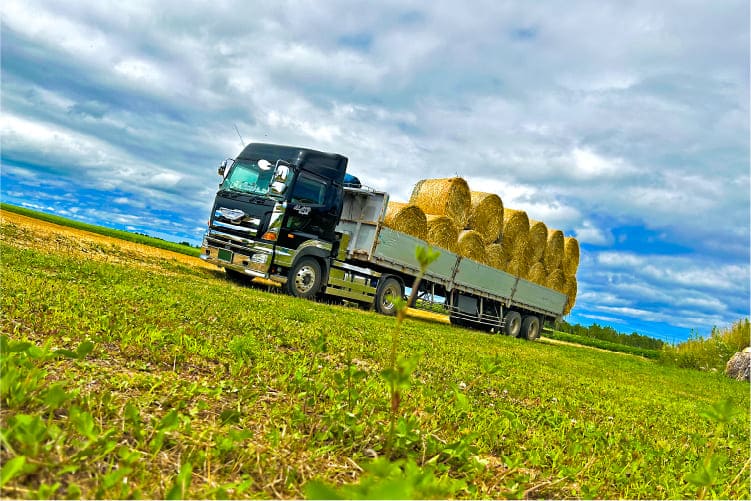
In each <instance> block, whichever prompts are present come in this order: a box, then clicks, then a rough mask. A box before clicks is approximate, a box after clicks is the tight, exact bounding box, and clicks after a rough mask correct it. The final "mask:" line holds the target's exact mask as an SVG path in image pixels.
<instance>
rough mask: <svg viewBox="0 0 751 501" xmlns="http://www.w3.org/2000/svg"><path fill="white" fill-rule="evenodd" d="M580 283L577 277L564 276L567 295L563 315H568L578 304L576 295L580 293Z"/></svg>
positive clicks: (564, 288) (564, 291)
mask: <svg viewBox="0 0 751 501" xmlns="http://www.w3.org/2000/svg"><path fill="white" fill-rule="evenodd" d="M578 287H579V286H578V283H577V281H576V275H567V274H564V279H563V293H564V294H566V297H567V300H566V307H565V308H563V314H564V315H568V314H569V312H570V311H571V310H572V309H573V308H574V305H575V304H576V294H577V293H578Z"/></svg>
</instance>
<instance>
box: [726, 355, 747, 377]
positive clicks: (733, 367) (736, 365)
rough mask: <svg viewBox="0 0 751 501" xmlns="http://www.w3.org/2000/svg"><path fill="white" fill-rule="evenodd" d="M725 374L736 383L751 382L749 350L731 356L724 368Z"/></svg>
mask: <svg viewBox="0 0 751 501" xmlns="http://www.w3.org/2000/svg"><path fill="white" fill-rule="evenodd" d="M725 374H727V375H728V376H729V377H731V378H733V379H735V380H737V381H746V382H749V381H751V348H746V349H744V350H743V351H739V352H738V353H736V354H735V355H733V356H732V357H731V358H730V360H728V363H727V365H726V366H725Z"/></svg>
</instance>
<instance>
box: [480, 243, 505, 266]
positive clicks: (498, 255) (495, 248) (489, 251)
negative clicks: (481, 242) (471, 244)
mask: <svg viewBox="0 0 751 501" xmlns="http://www.w3.org/2000/svg"><path fill="white" fill-rule="evenodd" d="M485 258H486V259H487V263H488V266H492V267H493V268H497V269H499V270H502V269H503V267H504V266H505V265H506V261H507V258H506V254H505V253H504V252H503V246H502V245H501V244H490V245H486V246H485Z"/></svg>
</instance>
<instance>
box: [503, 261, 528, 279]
mask: <svg viewBox="0 0 751 501" xmlns="http://www.w3.org/2000/svg"><path fill="white" fill-rule="evenodd" d="M527 269H528V266H527V263H526V262H525V261H524V259H519V258H518V257H512V258H511V259H509V260H508V261H507V262H506V266H504V268H503V270H504V271H505V272H506V273H510V274H511V275H514V276H516V277H524V276H526V275H527Z"/></svg>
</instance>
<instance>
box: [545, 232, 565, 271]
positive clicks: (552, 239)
mask: <svg viewBox="0 0 751 501" xmlns="http://www.w3.org/2000/svg"><path fill="white" fill-rule="evenodd" d="M542 261H543V263H544V264H545V269H546V270H548V274H550V273H552V272H553V271H555V270H559V269H561V263H562V262H563V232H562V231H561V230H553V229H548V240H547V244H546V245H545V254H544V255H543V258H542Z"/></svg>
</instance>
